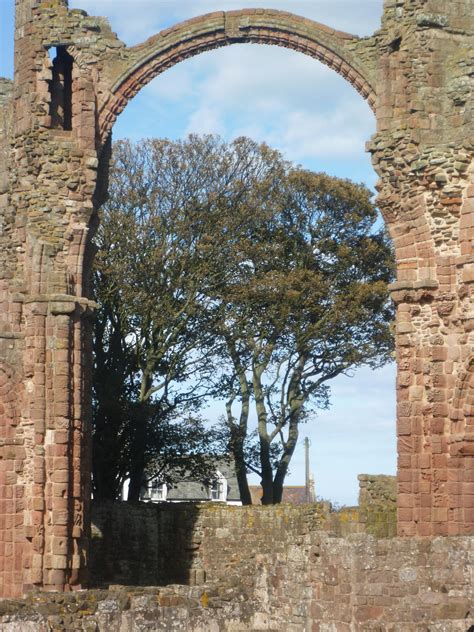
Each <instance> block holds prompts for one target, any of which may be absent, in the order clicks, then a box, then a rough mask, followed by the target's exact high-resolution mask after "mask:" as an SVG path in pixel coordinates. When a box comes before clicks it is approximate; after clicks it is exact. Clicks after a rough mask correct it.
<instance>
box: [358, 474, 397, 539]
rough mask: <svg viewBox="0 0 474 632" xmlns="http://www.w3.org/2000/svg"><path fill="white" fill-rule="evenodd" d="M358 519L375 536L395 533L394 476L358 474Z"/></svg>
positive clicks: (395, 489)
mask: <svg viewBox="0 0 474 632" xmlns="http://www.w3.org/2000/svg"><path fill="white" fill-rule="evenodd" d="M358 479H359V521H360V522H361V523H362V524H363V525H364V531H365V532H366V533H369V534H371V535H375V536H376V537H392V536H394V535H396V534H397V478H396V476H384V475H381V474H379V475H370V474H359V476H358Z"/></svg>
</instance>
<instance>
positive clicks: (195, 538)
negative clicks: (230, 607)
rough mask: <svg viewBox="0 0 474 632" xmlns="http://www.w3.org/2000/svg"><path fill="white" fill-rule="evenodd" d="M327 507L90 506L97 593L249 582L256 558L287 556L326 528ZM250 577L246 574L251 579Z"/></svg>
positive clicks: (103, 504)
mask: <svg viewBox="0 0 474 632" xmlns="http://www.w3.org/2000/svg"><path fill="white" fill-rule="evenodd" d="M325 515H326V509H325V507H324V506H323V505H319V504H314V505H313V504H311V505H301V506H294V505H278V506H273V507H263V506H252V507H229V506H226V505H222V504H219V503H205V504H195V503H176V504H172V503H163V504H152V503H137V504H135V505H130V504H129V503H113V502H106V503H95V502H94V503H92V540H91V550H90V555H91V569H92V581H93V583H94V584H95V585H99V586H104V585H107V584H108V583H114V584H115V583H123V584H128V585H145V586H146V585H148V586H149V585H166V584H189V585H199V584H203V583H204V582H205V581H220V580H221V579H222V578H225V579H226V580H232V581H233V580H235V582H236V583H239V582H243V583H244V584H245V582H246V579H247V578H248V576H249V575H251V573H252V571H253V566H254V563H255V555H256V553H257V552H258V553H259V554H262V555H267V556H272V555H275V556H276V557H278V556H279V555H280V554H281V555H285V554H286V552H287V551H288V547H289V545H291V544H292V543H293V541H295V542H298V543H301V542H302V539H303V538H304V537H306V536H308V535H309V534H310V533H314V532H315V531H316V530H317V529H318V528H321V526H322V525H323V523H324V520H325ZM247 571H248V572H247Z"/></svg>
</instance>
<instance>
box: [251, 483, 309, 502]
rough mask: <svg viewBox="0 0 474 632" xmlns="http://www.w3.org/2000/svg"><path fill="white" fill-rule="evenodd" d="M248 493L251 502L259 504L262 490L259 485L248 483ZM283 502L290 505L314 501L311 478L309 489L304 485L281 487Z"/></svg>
mask: <svg viewBox="0 0 474 632" xmlns="http://www.w3.org/2000/svg"><path fill="white" fill-rule="evenodd" d="M249 487H250V495H251V496H252V504H253V505H260V504H261V502H262V495H263V490H262V488H261V486H260V485H250V486H249ZM282 502H283V503H288V504H290V505H304V504H306V503H315V502H316V494H315V492H314V484H313V482H312V480H311V483H310V486H309V489H308V490H307V489H306V485H285V486H284V487H283V497H282Z"/></svg>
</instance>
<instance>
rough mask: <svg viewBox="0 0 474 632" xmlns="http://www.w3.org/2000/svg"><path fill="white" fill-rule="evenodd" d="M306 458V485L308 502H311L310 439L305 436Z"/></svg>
mask: <svg viewBox="0 0 474 632" xmlns="http://www.w3.org/2000/svg"><path fill="white" fill-rule="evenodd" d="M304 460H305V486H306V502H307V503H309V502H310V500H311V499H310V493H311V491H310V484H309V439H308V437H305V438H304Z"/></svg>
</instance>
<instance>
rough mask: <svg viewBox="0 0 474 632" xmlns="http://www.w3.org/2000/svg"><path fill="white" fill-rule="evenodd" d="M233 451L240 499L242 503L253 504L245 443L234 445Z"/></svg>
mask: <svg viewBox="0 0 474 632" xmlns="http://www.w3.org/2000/svg"><path fill="white" fill-rule="evenodd" d="M232 452H233V455H234V461H235V474H236V476H237V483H238V485H239V494H240V500H241V501H242V505H251V504H252V496H251V494H250V488H249V482H248V480H247V470H246V467H245V459H244V448H243V444H242V443H241V442H239V445H238V446H236V447H234V449H233V451H232Z"/></svg>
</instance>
